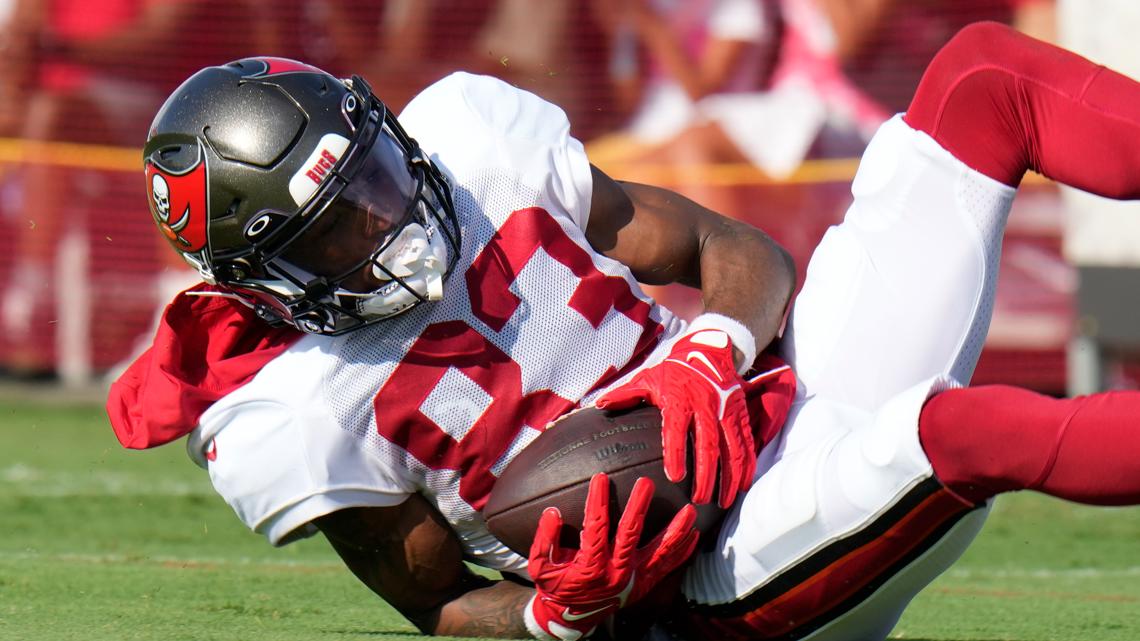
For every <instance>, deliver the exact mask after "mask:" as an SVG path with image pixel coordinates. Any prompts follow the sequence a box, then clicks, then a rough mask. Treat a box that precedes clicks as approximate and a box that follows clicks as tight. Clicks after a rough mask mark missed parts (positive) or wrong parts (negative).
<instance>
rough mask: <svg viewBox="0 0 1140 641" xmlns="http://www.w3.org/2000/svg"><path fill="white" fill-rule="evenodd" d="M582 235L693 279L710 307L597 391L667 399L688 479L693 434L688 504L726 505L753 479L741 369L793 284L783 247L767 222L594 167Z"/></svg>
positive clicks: (661, 279) (667, 449)
mask: <svg viewBox="0 0 1140 641" xmlns="http://www.w3.org/2000/svg"><path fill="white" fill-rule="evenodd" d="M592 172H593V196H592V201H591V209H590V218H589V223H588V224H587V227H586V237H587V238H588V240H589V242H590V244H591V245H592V246H593V247H594V248H595V249H597V250H598V251H600V252H602V253H603V254H605V255H606V256H609V257H610V258H613V259H615V260H618V261H620V262H622V263H624V264H625V265H627V266H628V267H629V268H630V270H631V271H632V272H633V274H634V276H635V277H636V278H637V279H638V280H640V281H642V282H644V283H649V284H665V283H683V284H686V285H691V286H694V287H698V288H700V290H701V295H702V298H703V302H704V311H705V313H704V314H702V315H701V316H699V317H697V318H696V319H694V320H693V322H692V323H691V324H690V325H689V329H688V332H687V333H686V334H685V335H683V336H680V337H678V339H677V340H676V341H675V343H674V344H673V345H672V348H671V351H670V353H669V354H668V355H667V356H666V357H665V358H664V360H662V361H661V362H659V363H657V364H656V365H654V366H652V367H649V368H646V369H643V370H641V371H640V372H638V373H637V374H636V375H635V376H634V377H633V378H632V379H631V380H629V381H627V382H626V383H624V384H623V385H622V386H620V387H618V388H615V389H611V390H609V391H608V392H606V394H604V395H603V396H602V397H601V398H600V399H598V406H599V407H603V408H607V409H625V408H629V407H633V406H636V405H637V404H640V403H650V404H652V405H656V406H657V407H660V408H661V415H662V429H661V435H662V442H661V445H662V449H663V452H664V462H665V475H666V476H667V477H668V478H669V479H670V480H671V481H674V482H676V481H680V480H682V479H684V478H685V476H686V474H687V473H688V471H687V460H688V458H689V457H688V449H689V445H688V442H689V440H690V435H691V436H692V440H693V443H694V445H693V457H692V459H693V475H694V480H693V501H694V502H695V503H706V502H708V501H710V500H712V499H713V498H714V496H713V491H714V488H715V487H716V486H717V483H716V479H717V472H718V470H719V472H720V484H719V488H720V492H719V494H718V495H717V496H716V497H715V498H716V500H717V502H718V503H719V504H720V505H721V507H728V506H729V505H730V504H731V503H732V501H733V500H734V499H735V497H736V494H737V493H738V492H739V491H742V490H745V489H747V488H748V487H749V486H750V485H751V484H752V477H753V473H754V472H755V469H756V451H755V440H754V437H753V435H752V428H751V423H750V421H749V417H748V408H747V405H746V403H745V401H744V393H743V382H742V380H741V378H740V374H741V373H743V372H744V370H746V369H747V368H748V367H749V366H750V365H751V364H752V361H753V360H754V359H755V358H756V353H757V351H758V350H759V349H762V348H764V347H765V346H767V345H768V343H770V342H771V341H772V339H774V338H775V337H776V334H777V332H778V331H779V328H780V324H781V322H782V320H783V316H784V310H785V309H786V308H787V305H788V301H789V300H790V298H791V295H792V290H793V288H794V286H795V267H794V265H793V263H792V259H791V258H790V256H789V255H788V253H787V252H786V251H785V250H784V249H783V248H782V247H780V246H779V245H778V244H777V243H776V242H775V241H773V240H772V239H771V238H770V237H769V236H768V235H767V234H765V233H764V232H763V231H761V230H759V229H757V228H755V227H753V226H751V225H747V224H744V223H740V222H737V221H734V220H730V219H728V218H725V217H723V216H720V215H718V214H716V213H715V212H712V211H710V210H708V209H706V208H704V207H701V206H700V205H698V204H697V203H695V202H693V201H691V200H689V199H688V198H685V197H684V196H681V195H680V194H677V193H676V192H673V191H670V190H668V189H662V188H660V187H652V186H649V185H641V184H637V183H618V182H616V181H614V180H613V179H611V178H610V177H609V176H606V175H605V174H604V173H602V172H601V171H600V170H598V169H597V168H596V167H595V168H593V169H592Z"/></svg>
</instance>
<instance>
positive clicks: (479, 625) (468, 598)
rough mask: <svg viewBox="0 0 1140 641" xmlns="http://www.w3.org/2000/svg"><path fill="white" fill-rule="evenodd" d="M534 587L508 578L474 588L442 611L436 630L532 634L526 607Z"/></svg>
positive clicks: (441, 632)
mask: <svg viewBox="0 0 1140 641" xmlns="http://www.w3.org/2000/svg"><path fill="white" fill-rule="evenodd" d="M532 596H534V591H533V590H531V589H529V588H525V587H523V586H521V585H516V584H513V583H510V582H508V581H498V582H496V583H495V584H493V585H491V586H489V587H486V588H482V589H479V590H472V591H471V592H468V593H466V594H464V595H463V597H462V598H459V599H456V600H454V601H452V602H450V603H448V604H446V605H445V606H443V608H442V609H441V611H440V617H439V622H438V623H437V625H436V626H435V629H434V630H433V631H432V632H433V633H434V634H439V635H448V636H469V637H503V636H508V635H509V636H518V637H519V638H529V637H530V634H529V633H528V632H527V629H526V622H525V621H524V620H523V610H524V608H525V607H526V604H527V602H528V601H530V598H531V597H532Z"/></svg>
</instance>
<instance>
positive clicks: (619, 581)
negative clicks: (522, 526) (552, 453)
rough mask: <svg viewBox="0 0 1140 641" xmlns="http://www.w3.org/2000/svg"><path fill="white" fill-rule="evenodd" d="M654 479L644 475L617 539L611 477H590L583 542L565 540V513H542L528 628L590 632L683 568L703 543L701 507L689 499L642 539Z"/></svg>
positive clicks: (567, 634) (555, 639)
mask: <svg viewBox="0 0 1140 641" xmlns="http://www.w3.org/2000/svg"><path fill="white" fill-rule="evenodd" d="M652 498H653V481H651V480H650V479H648V478H644V477H642V478H639V479H637V482H636V483H635V484H634V486H633V491H632V492H631V493H630V497H629V502H628V503H626V508H625V511H624V512H623V513H622V516H621V520H620V521H619V522H618V526H617V532H616V534H615V535H614V537H613V543H612V546H611V542H610V534H609V532H610V517H609V504H610V481H609V478H608V477H607V476H606V475H605V474H595V475H594V477H593V478H592V479H590V491H589V494H588V495H587V498H586V510H585V512H586V513H585V517H584V519H583V523H582V532H581V537H580V545H579V548H578V549H577V550H574V549H568V548H563V547H561V546H560V545H559V544H558V538H559V533H560V531H561V529H562V515H561V513H559V511H558V509H557V508H547V509H546V511H545V512H543V513H542V518H541V519H540V520H539V523H538V530H537V532H535V535H534V543H533V544H532V545H531V548H530V562H529V564H528V566H527V570H528V571H529V572H530V576H531V579H532V580H533V581H534V586H535V596H534V597H533V598H532V599H531V600H530V603H528V604H527V607H526V612H525V619H526V626H527V629H528V630H530V633H531V634H533V635H534V636H535V638H537V639H545V640H547V641H576V640H577V639H582V638H585V637H588V636H589V635H590V634H592V633H593V631H594V629H595V628H596V627H597V626H598V624H600V623H602V622H603V621H605V620H606V619H607V618H609V617H610V616H612V615H613V614H614V613H616V612H617V611H618V609H620V608H622V607H624V606H626V605H630V604H632V603H636V602H637V601H638V599H640V598H641V597H643V596H645V594H647V593H648V592H649V591H650V590H651V589H652V588H653V587H654V586H655V585H657V583H658V582H660V581H661V580H662V579H663V578H665V577H666V576H668V575H669V574H670V573H671V572H673V570H676V569H677V568H679V567H680V566H681V565H682V564H683V563H684V562H685V561H687V560H688V558H689V557H690V556H691V555H692V553H693V550H695V549H696V546H697V536H698V532H697V530H696V528H695V527H694V524H695V523H696V518H697V513H696V508H694V507H693V506H692V505H686V506H685V507H683V508H682V509H681V510H680V511H679V512H677V515H676V516H674V517H673V520H672V521H670V522H669V525H668V526H667V527H666V528H665V529H664V530H663V531H662V532H661V533H660V534H658V535H657V537H655V538H654V539H653V540H652V541H650V542H649V543H647V544H646V545H644V546H642V547H640V548H639V547H638V546H637V544H638V541H639V540H640V538H641V530H642V527H643V526H644V525H645V515H646V513H647V512H648V511H649V503H650V500H651V499H652Z"/></svg>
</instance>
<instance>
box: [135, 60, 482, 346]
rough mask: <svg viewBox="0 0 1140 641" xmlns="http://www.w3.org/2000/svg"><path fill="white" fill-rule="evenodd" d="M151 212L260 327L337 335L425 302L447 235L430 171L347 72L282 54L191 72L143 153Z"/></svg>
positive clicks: (449, 229)
mask: <svg viewBox="0 0 1140 641" xmlns="http://www.w3.org/2000/svg"><path fill="white" fill-rule="evenodd" d="M143 157H144V167H145V173H146V182H147V184H146V188H147V196H148V200H149V203H150V209H151V214H152V215H153V217H154V220H155V222H156V223H157V224H158V227H159V229H160V230H161V231H162V233H163V234H164V235H165V236H166V237H167V239H168V240H169V242H170V243H171V245H173V246H174V248H175V249H176V250H177V251H178V252H179V253H180V254H181V255H182V257H183V258H184V259H185V260H186V262H188V263H189V264H190V265H191V266H192V267H193V268H194V269H196V270H197V271H198V273H199V274H200V275H201V276H202V278H203V279H205V280H206V281H207V282H209V283H212V284H216V285H218V286H219V287H220V289H221V290H222V291H223V292H224V293H225V294H226V295H230V296H233V297H235V298H238V299H239V300H241V301H242V302H244V303H245V304H247V305H249V306H250V307H252V308H253V309H254V310H255V312H256V313H257V314H258V316H260V317H261V318H262V319H264V320H266V321H268V322H270V323H275V324H279V323H289V324H292V325H294V326H296V327H297V328H298V329H300V330H302V331H305V332H309V333H315V334H333V335H335V334H342V333H344V332H347V331H351V330H354V329H358V328H360V327H363V326H365V325H368V324H371V323H374V322H377V321H380V320H383V319H386V318H391V317H392V316H395V315H397V314H400V313H402V312H405V311H407V310H408V309H411V308H412V307H413V306H415V305H417V304H419V303H422V302H425V301H429V300H438V299H439V298H440V297H441V296H442V292H443V282H444V280H445V279H446V277H447V275H448V274H449V273H450V271H451V269H452V267H453V266H454V265H455V261H456V259H457V257H458V255H459V243H460V232H459V223H458V221H457V219H456V215H455V208H454V205H453V203H452V197H451V190H450V187H449V185H448V182H447V179H446V178H445V176H444V175H443V173H442V172H441V171H440V170H439V168H437V167H436V166H435V165H434V164H432V162H431V161H430V160H429V159H428V158H427V156H426V155H425V154H424V153H423V152H422V151H421V150H420V148H419V145H418V144H417V143H416V141H415V140H413V139H412V138H411V137H409V136H408V134H407V133H406V132H405V131H404V129H403V128H402V127H401V126H400V124H399V123H398V122H397V121H396V118H395V116H394V115H392V113H391V112H390V111H389V110H388V109H387V107H386V106H385V105H384V103H383V102H381V101H380V100H379V99H378V98H377V97H376V96H375V95H374V94H373V93H372V90H371V88H370V87H369V86H368V84H367V83H366V82H365V81H364V80H363V79H362V78H360V77H359V76H353V77H352V78H351V79H344V80H341V79H337V78H336V77H334V76H332V75H330V74H328V73H326V72H324V71H321V70H320V69H317V68H315V67H312V66H309V65H306V64H303V63H300V62H296V61H293V60H287V59H283V58H248V59H243V60H238V61H235V62H231V63H229V64H226V65H221V66H217V67H207V68H205V69H202V70H200V71H199V72H197V73H196V74H194V75H193V76H191V77H190V78H189V79H188V80H186V81H185V82H184V83H183V84H182V85H181V86H180V87H179V88H178V89H176V90H175V91H174V93H173V94H171V96H170V97H169V98H168V99H167V100H166V102H165V103H164V104H163V106H162V108H161V109H160V110H159V111H158V114H157V115H156V116H155V118H154V122H153V123H152V124H151V127H150V132H149V134H148V136H147V141H146V146H145V147H144V150H143Z"/></svg>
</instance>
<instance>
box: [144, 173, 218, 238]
mask: <svg viewBox="0 0 1140 641" xmlns="http://www.w3.org/2000/svg"><path fill="white" fill-rule="evenodd" d="M146 188H147V196H148V197H149V199H150V210H151V214H152V215H153V216H154V222H155V223H157V224H158V228H159V229H161V230H162V233H163V234H165V235H166V238H167V239H168V240H169V241H170V244H172V245H174V248H175V249H177V250H178V251H180V252H183V253H194V252H197V251H201V250H202V249H204V248H205V247H206V223H207V219H208V218H209V212H207V211H206V163H205V162H203V161H202V160H201V159H199V160H198V162H197V163H196V164H195V165H194V166H193V167H191V168H190V170H189V171H185V172H181V173H178V174H173V173H170V172H168V171H166V170H164V169H162V168H161V167H159V166H157V165H155V164H154V163H153V162H151V161H149V160H148V161H147V163H146Z"/></svg>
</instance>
